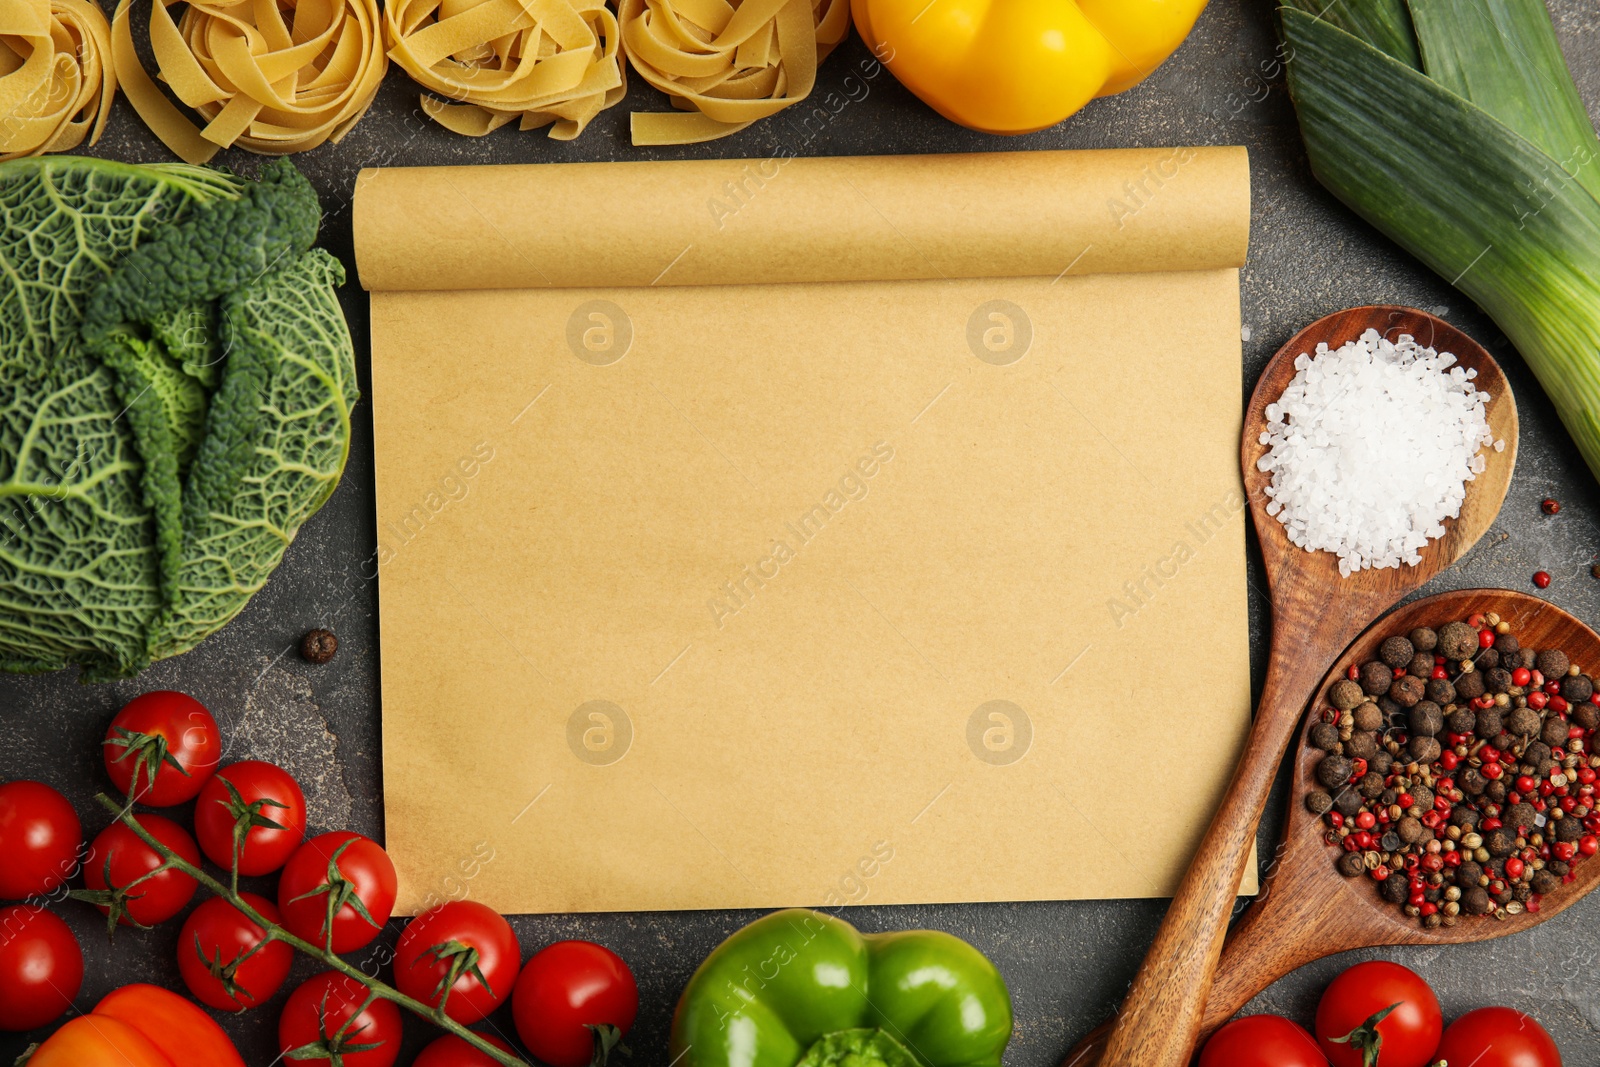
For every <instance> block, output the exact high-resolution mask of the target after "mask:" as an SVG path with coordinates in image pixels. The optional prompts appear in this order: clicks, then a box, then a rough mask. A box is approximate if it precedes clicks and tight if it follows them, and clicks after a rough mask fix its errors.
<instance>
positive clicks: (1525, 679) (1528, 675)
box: [1511, 667, 1533, 685]
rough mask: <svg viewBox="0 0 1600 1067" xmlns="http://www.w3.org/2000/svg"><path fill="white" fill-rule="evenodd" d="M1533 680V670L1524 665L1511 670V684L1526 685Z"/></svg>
mask: <svg viewBox="0 0 1600 1067" xmlns="http://www.w3.org/2000/svg"><path fill="white" fill-rule="evenodd" d="M1532 680H1533V672H1532V671H1530V670H1529V669H1528V668H1526V667H1518V668H1517V669H1516V670H1514V671H1512V672H1511V684H1512V685H1527V684H1528V683H1529V682H1530V681H1532Z"/></svg>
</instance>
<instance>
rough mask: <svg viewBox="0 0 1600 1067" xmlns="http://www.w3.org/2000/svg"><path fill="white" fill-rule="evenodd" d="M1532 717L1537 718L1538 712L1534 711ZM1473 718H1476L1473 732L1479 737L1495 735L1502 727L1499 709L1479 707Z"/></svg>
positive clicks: (1524, 709)
mask: <svg viewBox="0 0 1600 1067" xmlns="http://www.w3.org/2000/svg"><path fill="white" fill-rule="evenodd" d="M1520 710H1522V711H1527V710H1528V709H1527V708H1522V709H1520ZM1533 717H1534V718H1535V719H1537V718H1538V717H1539V713H1538V712H1534V713H1533ZM1474 718H1475V719H1476V720H1477V722H1476V725H1475V726H1474V728H1473V732H1474V733H1476V734H1477V735H1478V736H1479V737H1495V736H1498V735H1499V733H1500V730H1501V728H1502V724H1501V721H1500V709H1498V708H1481V709H1479V711H1478V714H1477V715H1476V716H1474Z"/></svg>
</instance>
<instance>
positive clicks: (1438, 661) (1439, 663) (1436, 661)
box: [1433, 654, 1444, 667]
mask: <svg viewBox="0 0 1600 1067" xmlns="http://www.w3.org/2000/svg"><path fill="white" fill-rule="evenodd" d="M1433 665H1434V666H1435V667H1443V666H1444V657H1443V656H1440V655H1437V654H1435V655H1434V657H1433Z"/></svg>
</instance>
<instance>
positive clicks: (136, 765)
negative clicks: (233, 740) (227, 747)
mask: <svg viewBox="0 0 1600 1067" xmlns="http://www.w3.org/2000/svg"><path fill="white" fill-rule="evenodd" d="M103 749H104V756H105V762H106V773H107V774H109V775H110V776H111V782H112V784H113V785H115V786H116V787H117V788H118V789H120V790H121V791H122V792H123V793H129V792H133V793H134V794H135V796H136V799H138V801H139V802H140V803H141V804H148V805H150V806H151V807H153V808H165V807H170V806H171V805H173V804H182V803H183V802H184V801H186V800H193V799H194V798H195V795H196V794H197V793H199V792H200V788H201V787H202V786H204V785H205V784H206V780H207V779H209V778H210V777H211V775H212V774H213V773H215V771H216V769H217V761H218V760H220V759H221V758H222V736H221V735H220V734H219V733H217V720H215V719H213V718H212V717H211V713H210V712H209V711H207V710H206V707H205V705H204V704H202V703H200V702H199V701H198V700H196V699H195V698H194V697H192V696H188V695H186V694H184V693H174V692H172V691H171V690H166V689H158V690H156V691H155V692H153V693H146V694H144V695H143V696H139V697H134V698H133V699H132V700H130V701H129V702H128V703H127V704H126V705H125V706H124V707H123V709H122V710H121V711H119V712H117V714H116V717H115V718H114V719H112V720H111V727H110V729H108V730H107V731H106V739H105V743H104V745H103ZM152 775H153V776H154V781H152V780H151V779H152ZM135 776H137V778H138V784H137V788H135V782H134V779H135Z"/></svg>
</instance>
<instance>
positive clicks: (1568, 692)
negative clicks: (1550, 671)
mask: <svg viewBox="0 0 1600 1067" xmlns="http://www.w3.org/2000/svg"><path fill="white" fill-rule="evenodd" d="M1561 695H1562V697H1564V698H1565V699H1566V701H1567V702H1568V703H1569V704H1582V703H1583V702H1584V701H1585V700H1588V699H1589V698H1590V697H1591V696H1593V695H1594V680H1593V679H1592V678H1590V677H1589V676H1588V675H1587V674H1569V675H1567V676H1566V677H1565V678H1563V679H1561Z"/></svg>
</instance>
